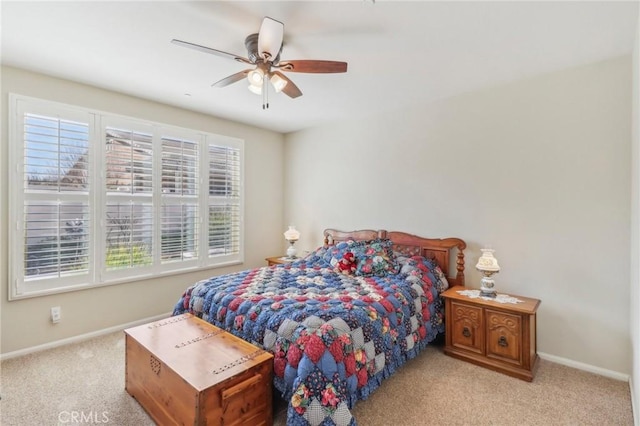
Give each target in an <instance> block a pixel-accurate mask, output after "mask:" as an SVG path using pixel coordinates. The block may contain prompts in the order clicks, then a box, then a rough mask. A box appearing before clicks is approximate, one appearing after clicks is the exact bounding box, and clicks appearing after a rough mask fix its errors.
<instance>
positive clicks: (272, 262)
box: [265, 256, 296, 266]
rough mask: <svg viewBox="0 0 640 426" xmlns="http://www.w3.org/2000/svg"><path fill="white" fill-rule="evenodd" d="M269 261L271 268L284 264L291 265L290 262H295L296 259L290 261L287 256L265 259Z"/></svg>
mask: <svg viewBox="0 0 640 426" xmlns="http://www.w3.org/2000/svg"><path fill="white" fill-rule="evenodd" d="M265 260H266V261H267V264H268V265H269V266H271V265H280V264H283V263H289V262H293V261H294V260H296V259H288V258H287V257H286V256H279V257H278V256H276V257H267V258H266V259H265Z"/></svg>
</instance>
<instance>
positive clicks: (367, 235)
mask: <svg viewBox="0 0 640 426" xmlns="http://www.w3.org/2000/svg"><path fill="white" fill-rule="evenodd" d="M384 232H385V231H375V230H373V229H361V230H359V231H339V230H337V229H325V230H324V245H334V244H335V243H337V242H340V241H347V240H354V241H367V240H375V239H376V238H383V237H382V235H383V234H382V233H384Z"/></svg>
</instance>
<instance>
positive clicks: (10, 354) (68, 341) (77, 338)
mask: <svg viewBox="0 0 640 426" xmlns="http://www.w3.org/2000/svg"><path fill="white" fill-rule="evenodd" d="M170 316H171V312H167V313H164V314H160V315H156V316H154V317H150V318H144V319H141V320H138V321H133V322H130V323H127V324H120V325H115V326H113V327H109V328H103V329H102V330H97V331H92V332H91V333H86V334H80V335H78V336H73V337H69V338H67V339H61V340H56V341H54V342H49V343H45V344H42V345H37V346H32V347H29V348H24V349H19V350H17V351H13V352H7V353H6V354H0V360H2V361H4V360H5V359H10V358H15V357H19V356H22V355H27V354H31V353H34V352H40V351H44V350H47V349H53V348H57V347H59V346H64V345H69V344H71V343H79V342H82V341H84V340H89V339H93V338H94V337H99V336H104V335H105V334H110V333H115V332H116V331H120V330H124V329H126V328H130V327H135V326H138V325H142V324H146V323H149V322H153V321H158V320H161V319H164V318H168V317H170Z"/></svg>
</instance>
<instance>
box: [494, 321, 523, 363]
mask: <svg viewBox="0 0 640 426" xmlns="http://www.w3.org/2000/svg"><path fill="white" fill-rule="evenodd" d="M486 318H487V357H488V358H496V359H499V360H501V361H506V362H511V363H513V364H515V365H522V350H521V349H522V348H521V345H520V342H521V341H522V318H521V317H520V315H511V314H508V313H504V312H498V311H493V310H491V309H487V310H486Z"/></svg>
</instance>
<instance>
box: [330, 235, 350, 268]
mask: <svg viewBox="0 0 640 426" xmlns="http://www.w3.org/2000/svg"><path fill="white" fill-rule="evenodd" d="M355 243H356V242H355V241H353V240H348V241H340V242H338V243H336V244H334V245H332V246H328V247H327V251H326V252H325V253H324V254H323V255H322V258H323V259H324V260H325V262H327V263H328V264H329V265H331V267H332V268H333V267H335V266H336V264H337V263H338V262H340V260H342V258H344V254H345V253H346V252H350V251H351V247H352V246H353V245H354V244H355Z"/></svg>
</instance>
